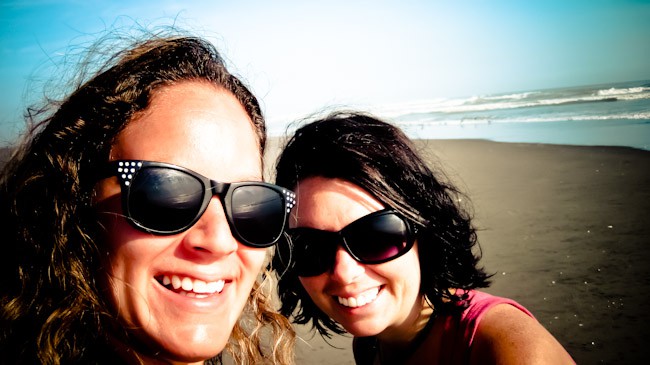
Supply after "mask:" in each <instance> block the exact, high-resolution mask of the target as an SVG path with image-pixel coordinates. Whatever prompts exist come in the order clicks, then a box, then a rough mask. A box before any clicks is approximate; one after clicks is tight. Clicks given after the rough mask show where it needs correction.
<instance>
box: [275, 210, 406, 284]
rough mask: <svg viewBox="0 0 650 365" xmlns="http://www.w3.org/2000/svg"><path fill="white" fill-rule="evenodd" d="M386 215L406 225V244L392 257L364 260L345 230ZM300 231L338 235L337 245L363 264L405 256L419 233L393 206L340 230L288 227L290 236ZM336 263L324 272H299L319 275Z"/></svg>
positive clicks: (372, 263) (299, 274) (357, 220)
mask: <svg viewBox="0 0 650 365" xmlns="http://www.w3.org/2000/svg"><path fill="white" fill-rule="evenodd" d="M385 215H393V216H396V217H397V218H399V219H400V220H401V221H402V222H403V223H404V226H405V227H406V234H405V238H406V245H405V246H404V248H403V249H402V250H400V252H399V253H398V254H396V255H394V256H390V257H387V258H384V259H381V260H363V259H361V258H360V257H359V256H358V255H357V254H355V253H354V251H353V250H352V248H351V247H350V244H349V243H348V241H347V239H346V237H345V231H346V230H348V229H349V227H350V226H352V225H357V224H359V223H361V222H363V221H366V220H370V219H375V218H377V217H382V216H385ZM300 231H307V232H318V233H320V234H327V235H330V236H337V237H338V242H337V247H338V246H339V245H340V246H342V247H343V249H345V252H347V253H348V254H349V255H350V257H352V258H353V259H354V260H355V261H357V262H359V263H362V264H365V265H376V264H382V263H384V262H388V261H392V260H395V259H397V258H399V257H401V256H403V255H404V254H406V253H407V252H409V251H410V250H411V248H413V245H414V244H415V241H416V235H417V228H416V227H414V226H413V225H412V224H411V223H410V222H409V220H408V219H406V218H404V216H402V215H401V214H400V213H399V212H397V211H396V210H394V209H391V208H386V209H382V210H378V211H376V212H373V213H370V214H367V215H364V216H363V217H361V218H359V219H356V220H354V221H352V222H350V223H349V224H347V225H346V226H345V227H343V228H342V229H341V230H340V231H338V232H333V231H325V230H320V229H316V228H308V227H297V228H289V229H287V234H288V235H289V237H292V236H293V235H295V234H297V233H298V232H300ZM328 243H331V242H328ZM334 264H335V262H332V263H329V265H327V267H326V269H325V271H323V272H321V273H319V274H311V275H301V273H298V276H304V277H309V276H318V275H321V274H323V273H325V272H327V271H329V270H331V269H332V268H333V266H334Z"/></svg>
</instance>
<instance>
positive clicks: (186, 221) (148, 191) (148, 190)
mask: <svg viewBox="0 0 650 365" xmlns="http://www.w3.org/2000/svg"><path fill="white" fill-rule="evenodd" d="M204 191H205V189H204V187H203V184H202V183H201V181H199V180H197V179H196V178H194V177H193V176H191V175H188V174H186V173H184V172H181V171H177V170H173V169H169V168H156V167H148V168H143V169H142V170H140V171H139V172H138V174H137V175H136V178H135V179H134V180H133V181H132V182H131V188H130V193H129V199H128V210H129V214H130V217H131V219H133V220H134V221H136V222H137V223H138V224H140V225H142V226H143V227H146V228H148V229H151V230H154V231H159V232H173V231H177V230H180V229H182V228H184V227H186V226H188V225H190V224H191V223H192V222H193V221H194V219H195V218H196V217H197V215H198V213H199V211H200V209H201V203H202V201H203V194H204Z"/></svg>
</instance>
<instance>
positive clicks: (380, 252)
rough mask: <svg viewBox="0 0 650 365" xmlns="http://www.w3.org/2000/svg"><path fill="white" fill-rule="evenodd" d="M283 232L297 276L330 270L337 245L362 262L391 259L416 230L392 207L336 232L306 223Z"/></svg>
mask: <svg viewBox="0 0 650 365" xmlns="http://www.w3.org/2000/svg"><path fill="white" fill-rule="evenodd" d="M287 232H288V234H289V237H290V238H291V242H292V246H293V253H294V258H293V261H294V262H295V265H296V266H295V269H296V272H297V274H298V276H316V275H320V274H323V273H325V272H327V271H329V270H331V269H332V268H333V267H334V262H335V259H336V251H337V249H338V246H339V245H341V246H343V248H344V249H345V250H346V251H347V252H348V253H349V254H350V256H352V258H354V259H355V260H357V261H358V262H360V263H363V264H380V263H383V262H387V261H390V260H394V259H396V258H398V257H400V256H402V255H404V254H405V253H406V252H408V251H409V250H410V249H411V247H413V244H414V242H415V237H414V236H415V233H416V231H415V229H414V228H411V226H410V225H409V223H408V221H407V220H406V219H404V218H403V217H402V216H401V215H400V214H399V213H397V212H396V211H394V210H392V209H383V210H380V211H377V212H374V213H371V214H368V215H366V216H363V217H361V218H359V219H357V220H355V221H354V222H352V223H350V224H348V225H347V226H345V227H344V228H343V229H342V230H340V231H338V232H331V231H322V230H319V229H314V228H306V227H299V228H291V229H288V230H287ZM285 249H286V248H285ZM281 254H282V253H281Z"/></svg>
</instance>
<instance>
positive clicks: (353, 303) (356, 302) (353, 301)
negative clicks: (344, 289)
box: [337, 287, 379, 308]
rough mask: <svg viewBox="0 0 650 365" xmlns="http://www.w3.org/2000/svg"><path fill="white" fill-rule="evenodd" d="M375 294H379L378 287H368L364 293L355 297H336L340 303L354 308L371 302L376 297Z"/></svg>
mask: <svg viewBox="0 0 650 365" xmlns="http://www.w3.org/2000/svg"><path fill="white" fill-rule="evenodd" d="M377 294H379V288H378V287H377V288H373V289H370V290H368V291H366V292H365V293H361V294H359V295H358V296H356V297H349V298H342V297H337V298H338V301H339V303H340V304H341V305H344V306H346V307H351V308H356V307H361V306H362V305H366V304H368V303H371V302H373V301H374V300H375V299H377Z"/></svg>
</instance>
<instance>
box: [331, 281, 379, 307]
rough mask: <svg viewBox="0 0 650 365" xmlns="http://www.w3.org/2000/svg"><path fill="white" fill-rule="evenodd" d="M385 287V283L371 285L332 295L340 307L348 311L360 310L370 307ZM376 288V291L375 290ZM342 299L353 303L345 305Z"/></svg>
mask: <svg viewBox="0 0 650 365" xmlns="http://www.w3.org/2000/svg"><path fill="white" fill-rule="evenodd" d="M383 289H384V286H383V285H379V286H375V287H371V288H368V289H365V290H359V291H354V292H342V293H338V295H336V294H335V295H332V299H333V300H334V302H335V303H336V304H337V306H338V307H339V308H342V309H344V310H347V311H360V310H364V309H367V308H370V307H371V306H372V305H373V304H374V303H375V302H376V301H377V299H378V298H379V296H380V295H381V293H382V291H383ZM375 290H376V293H375V292H374V291H375ZM341 300H343V301H344V302H346V303H349V302H351V303H349V304H351V305H352V306H350V305H344V304H342V303H341ZM366 300H369V301H368V302H365V301H366ZM360 301H361V302H363V304H361V305H358V306H356V305H357V303H358V302H360Z"/></svg>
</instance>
